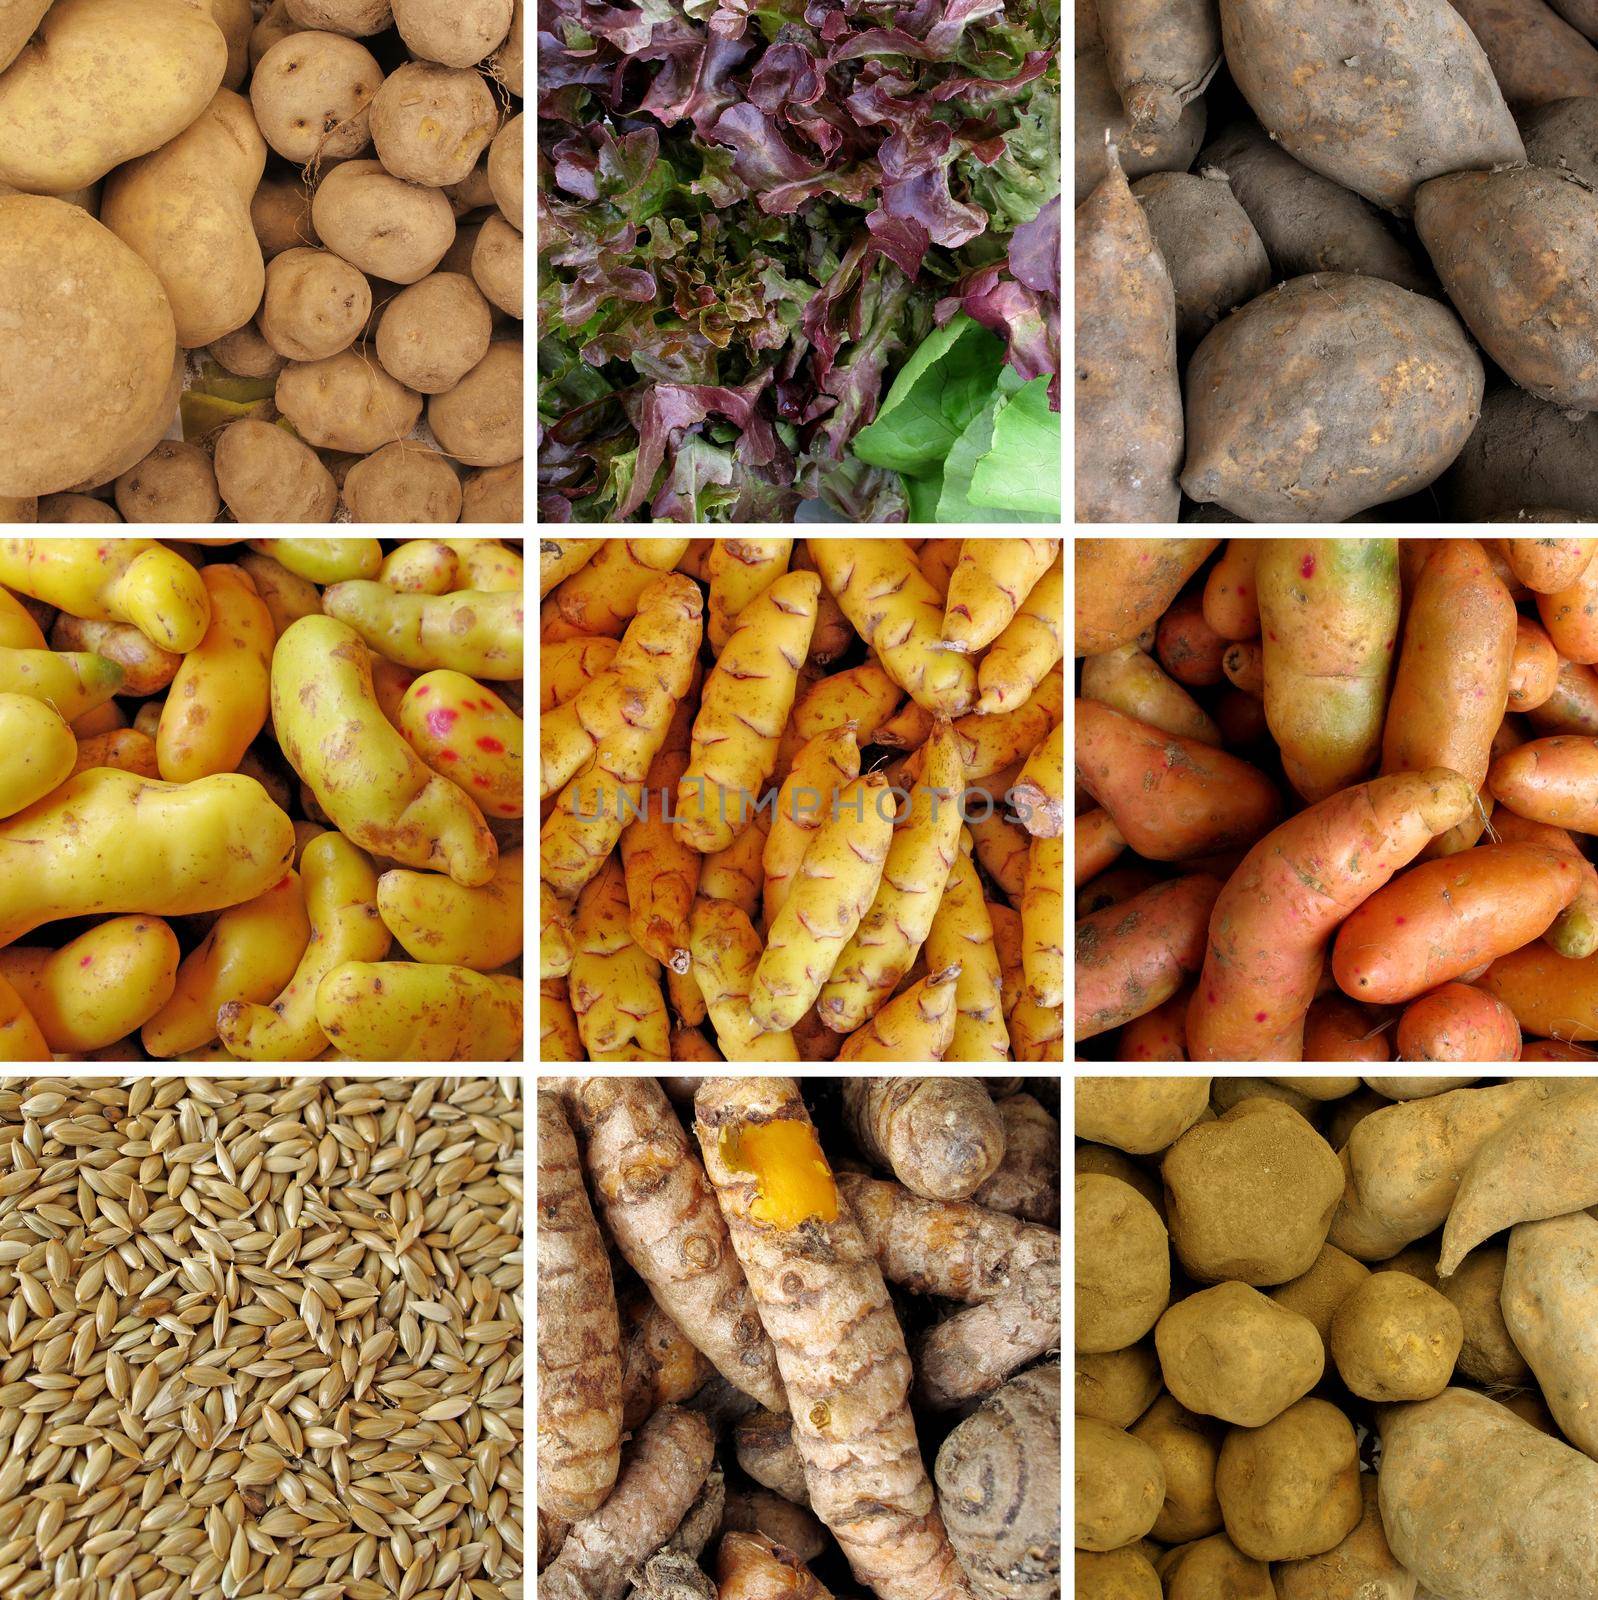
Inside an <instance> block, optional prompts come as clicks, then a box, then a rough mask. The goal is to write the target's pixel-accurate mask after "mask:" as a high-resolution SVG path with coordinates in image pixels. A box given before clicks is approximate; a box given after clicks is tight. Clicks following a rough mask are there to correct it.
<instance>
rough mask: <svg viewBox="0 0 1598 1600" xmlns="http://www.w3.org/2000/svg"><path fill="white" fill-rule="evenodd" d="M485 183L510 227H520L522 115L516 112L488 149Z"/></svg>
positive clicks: (495, 136)
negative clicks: (489, 186)
mask: <svg viewBox="0 0 1598 1600" xmlns="http://www.w3.org/2000/svg"><path fill="white" fill-rule="evenodd" d="M488 181H489V184H490V185H491V186H492V188H493V190H494V199H495V200H496V201H498V203H499V209H500V213H501V215H502V216H503V217H504V218H505V220H506V221H507V222H508V223H510V225H511V226H512V227H513V228H516V229H518V230H519V229H520V228H521V225H522V114H521V112H519V111H518V112H517V113H516V115H515V116H514V117H512V118H511V119H510V121H509V122H507V123H506V124H505V126H504V127H503V128H501V129H500V130H499V132H498V133H496V134H495V135H494V142H493V143H492V144H491V145H490V146H489V147H488Z"/></svg>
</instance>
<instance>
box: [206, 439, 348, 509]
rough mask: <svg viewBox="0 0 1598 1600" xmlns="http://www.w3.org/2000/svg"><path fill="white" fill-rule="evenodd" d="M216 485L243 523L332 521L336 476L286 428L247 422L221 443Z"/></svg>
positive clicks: (336, 495) (336, 493) (218, 448)
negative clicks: (334, 477)
mask: <svg viewBox="0 0 1598 1600" xmlns="http://www.w3.org/2000/svg"><path fill="white" fill-rule="evenodd" d="M216 481H217V486H218V488H219V489H220V490H221V494H222V498H223V499H224V500H225V501H226V502H227V506H228V510H230V511H231V512H232V513H233V517H234V520H235V521H237V522H331V521H332V520H333V508H334V506H335V505H336V504H337V503H338V488H337V486H336V485H335V484H334V482H333V474H332V473H330V472H329V471H328V470H327V468H326V467H324V466H323V465H322V462H321V460H320V458H319V457H318V456H317V454H316V452H315V451H314V450H312V449H311V447H310V446H309V445H307V444H305V443H303V442H302V441H301V440H299V439H296V438H295V437H294V435H293V434H292V433H290V432H289V431H288V429H286V428H278V427H274V426H273V425H272V424H271V423H270V422H260V421H257V420H256V419H255V418H253V417H247V418H245V419H244V420H243V421H242V422H235V423H233V424H232V425H231V426H230V427H228V428H227V429H225V430H224V432H223V434H222V437H221V438H220V439H218V440H217V442H216Z"/></svg>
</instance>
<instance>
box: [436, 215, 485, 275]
mask: <svg viewBox="0 0 1598 1600" xmlns="http://www.w3.org/2000/svg"><path fill="white" fill-rule="evenodd" d="M482 231H483V225H482V223H481V222H462V223H459V224H458V225H457V226H456V229H455V242H454V244H452V245H451V246H450V247H449V249H448V250H446V251H445V252H444V254H443V255H442V256H440V257H439V261H438V265H437V266H436V267H435V268H434V269H433V270H434V271H435V272H458V273H459V274H460V275H461V276H462V277H463V278H470V277H471V275H472V256H473V255H474V254H475V253H476V251H477V240H478V237H479V236H480V235H481V233H482Z"/></svg>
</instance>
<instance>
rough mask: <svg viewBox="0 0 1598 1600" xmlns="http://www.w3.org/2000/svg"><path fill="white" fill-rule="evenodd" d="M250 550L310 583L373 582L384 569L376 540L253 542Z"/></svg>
mask: <svg viewBox="0 0 1598 1600" xmlns="http://www.w3.org/2000/svg"><path fill="white" fill-rule="evenodd" d="M250 548H251V549H252V550H254V551H256V552H257V553H258V554H260V555H263V556H266V557H267V558H268V559H269V560H272V561H275V562H277V564H278V565H279V566H280V567H286V568H287V569H288V571H290V572H291V573H293V574H294V576H295V577H296V578H303V579H305V581H306V582H307V583H341V582H343V581H344V580H345V579H348V578H372V577H375V576H376V575H377V572H378V570H379V569H380V568H381V567H382V565H383V547H382V545H380V544H379V543H378V542H377V540H376V539H251V540H250Z"/></svg>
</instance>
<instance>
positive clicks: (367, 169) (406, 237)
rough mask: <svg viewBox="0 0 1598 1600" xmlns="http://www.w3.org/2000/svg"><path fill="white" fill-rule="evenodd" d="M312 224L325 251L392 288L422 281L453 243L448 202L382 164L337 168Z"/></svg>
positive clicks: (321, 189) (324, 185)
mask: <svg viewBox="0 0 1598 1600" xmlns="http://www.w3.org/2000/svg"><path fill="white" fill-rule="evenodd" d="M356 48H359V46H357V47H356ZM311 220H312V221H313V222H314V223H315V225H316V231H317V233H318V234H319V235H320V237H321V240H322V243H323V244H325V245H326V246H327V248H328V249H329V250H334V251H336V252H337V253H338V254H339V255H341V256H343V257H344V259H345V260H346V261H348V262H351V263H352V264H353V265H355V266H357V267H359V268H360V269H361V271H362V272H367V273H370V274H372V276H374V277H378V278H386V279H388V281H389V282H390V283H415V282H417V280H418V279H421V278H425V277H426V276H427V274H428V273H429V272H431V271H432V270H433V268H434V267H436V266H437V265H438V263H439V261H440V259H441V258H442V257H443V255H444V252H445V251H446V250H448V249H449V247H450V244H451V242H452V241H453V240H454V238H455V214H454V212H452V211H451V210H450V206H449V199H448V197H447V196H446V195H444V194H443V193H442V192H441V191H440V190H438V189H429V188H425V187H423V186H422V185H421V184H415V183H406V182H405V181H404V180H403V179H402V178H396V177H394V176H393V175H392V174H391V173H389V172H387V171H385V170H384V168H383V164H382V162H380V161H347V162H345V163H344V164H343V165H342V166H339V167H335V168H334V169H333V171H332V172H330V173H328V175H327V176H326V177H325V178H323V180H322V182H321V183H320V184H319V185H318V187H317V190H316V198H315V199H314V200H313V201H312V202H311Z"/></svg>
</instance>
